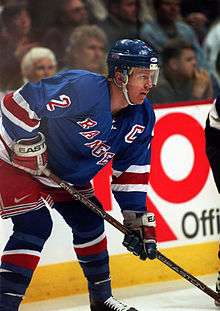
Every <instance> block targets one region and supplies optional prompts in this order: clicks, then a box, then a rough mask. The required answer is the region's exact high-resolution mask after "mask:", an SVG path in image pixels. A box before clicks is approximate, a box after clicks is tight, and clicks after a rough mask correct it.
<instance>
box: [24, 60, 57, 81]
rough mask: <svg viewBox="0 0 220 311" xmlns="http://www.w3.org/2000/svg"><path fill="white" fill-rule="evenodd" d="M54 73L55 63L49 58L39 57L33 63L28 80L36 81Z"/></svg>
mask: <svg viewBox="0 0 220 311" xmlns="http://www.w3.org/2000/svg"><path fill="white" fill-rule="evenodd" d="M55 73H56V65H54V64H53V62H52V61H51V60H50V59H49V58H46V57H45V58H41V59H39V60H37V61H35V62H34V63H33V67H32V71H31V73H30V76H29V77H28V79H29V81H31V82H37V81H40V80H41V79H43V78H48V77H50V76H52V75H54V74H55Z"/></svg>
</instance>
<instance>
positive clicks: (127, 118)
mask: <svg viewBox="0 0 220 311" xmlns="http://www.w3.org/2000/svg"><path fill="white" fill-rule="evenodd" d="M107 63H108V71H109V74H108V78H107V79H106V78H105V77H104V76H102V75H99V74H95V73H91V72H88V71H81V70H69V71H64V72H61V73H59V74H57V75H55V76H54V77H51V78H47V79H43V80H42V81H40V82H38V83H27V84H26V85H24V86H23V87H21V88H20V89H18V90H17V91H15V92H14V93H11V94H8V95H6V96H5V97H4V99H3V101H2V103H1V126H0V131H1V140H0V158H1V159H0V174H1V178H0V193H1V201H0V202H1V203H0V204H1V209H0V213H1V217H2V218H8V217H11V221H12V222H13V234H12V235H11V237H10V239H9V241H8V242H7V244H6V246H5V248H4V251H3V255H2V263H1V270H0V284H1V288H0V291H1V297H0V310H1V311H2V310H4V311H9V310H10V311H15V310H18V308H19V305H20V303H21V301H22V297H23V296H24V294H25V291H26V289H27V287H28V285H29V283H30V281H31V278H32V275H33V272H34V270H35V268H36V266H37V264H38V261H39V259H40V254H41V251H42V249H43V246H44V243H45V242H46V240H47V239H48V237H49V236H50V233H51V229H52V220H51V216H50V213H49V210H48V209H47V208H46V206H45V201H46V202H47V205H50V206H53V207H54V208H55V209H56V210H57V211H58V212H59V213H60V214H61V215H62V217H63V218H64V220H65V222H66V223H67V224H68V226H69V227H70V228H71V230H72V232H73V247H74V250H75V252H76V255H77V258H78V260H79V263H80V265H81V267H82V269H83V272H84V275H85V277H86V278H87V280H88V290H89V297H90V308H91V310H92V311H111V310H116V311H126V310H130V311H135V310H136V309H134V308H132V307H128V306H127V305H125V304H123V303H121V302H119V301H117V300H116V299H115V298H114V297H113V296H112V291H111V284H110V274H109V257H108V252H107V242H106V236H105V233H104V224H103V222H104V221H103V219H102V218H101V217H99V216H98V215H96V214H94V213H93V212H92V211H90V210H88V209H87V208H86V207H85V206H84V205H83V204H82V203H80V202H79V201H75V200H73V198H72V197H71V196H70V195H69V194H67V193H65V192H64V191H63V190H61V189H60V188H58V187H57V186H56V185H55V184H53V183H52V182H51V180H49V179H48V178H47V177H45V176H44V173H43V171H44V168H45V167H48V168H49V169H51V170H52V171H53V172H54V173H55V174H57V175H58V176H60V177H61V178H62V179H64V180H65V181H66V182H68V183H70V184H73V185H74V186H75V187H77V188H78V189H79V191H82V193H83V194H84V195H86V196H88V197H89V198H90V199H91V200H93V201H94V202H96V204H100V203H99V202H98V200H97V199H96V198H95V197H94V191H93V188H92V186H91V183H90V180H91V179H92V178H93V177H94V176H95V175H96V173H97V172H98V171H99V170H101V169H102V168H103V167H104V166H105V165H106V164H107V163H108V162H109V161H110V160H112V163H113V164H112V165H113V178H112V191H113V193H114V195H115V198H116V200H117V201H118V203H119V205H120V208H121V210H122V213H123V216H124V224H125V225H127V226H128V227H129V228H130V229H131V230H132V232H135V233H137V232H138V233H139V236H140V237H137V235H136V234H135V233H132V234H131V235H126V236H125V238H124V242H123V243H124V245H125V246H126V247H127V249H128V250H129V251H131V252H132V253H134V254H135V255H137V256H139V257H140V258H141V259H143V260H145V259H146V258H147V257H149V258H150V259H154V258H155V257H156V237H155V219H154V215H153V214H152V213H149V212H147V211H146V208H145V202H146V192H147V181H148V176H149V169H150V149H151V139H152V130H153V127H154V122H155V116H154V112H153V110H152V107H151V105H150V103H149V102H148V100H147V99H146V95H147V93H148V92H149V90H150V89H151V87H152V86H153V85H155V84H156V83H157V78H158V72H159V68H158V57H157V54H156V53H155V51H154V50H153V49H152V48H151V47H150V46H148V45H147V44H145V43H144V42H142V41H140V40H128V39H124V40H119V41H117V42H116V43H115V45H114V46H113V47H112V49H111V50H110V52H109V54H108V58H107Z"/></svg>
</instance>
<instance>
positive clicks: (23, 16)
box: [0, 4, 38, 59]
mask: <svg viewBox="0 0 220 311" xmlns="http://www.w3.org/2000/svg"><path fill="white" fill-rule="evenodd" d="M1 18H2V26H3V30H2V33H3V38H2V39H3V40H4V39H5V42H4V43H5V44H6V46H8V45H12V46H13V47H14V48H13V53H15V55H16V57H17V58H18V59H21V58H22V57H23V55H24V54H25V53H26V52H27V51H28V50H29V49H30V48H31V47H33V46H36V45H37V44H38V43H37V42H35V40H34V38H33V37H32V32H31V24H32V21H31V17H30V14H29V12H28V10H27V7H26V6H25V5H24V4H17V5H10V6H5V7H4V8H3V11H2V14H1ZM0 43H1V44H2V43H3V42H0Z"/></svg>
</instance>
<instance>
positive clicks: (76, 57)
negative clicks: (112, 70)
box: [66, 25, 107, 74]
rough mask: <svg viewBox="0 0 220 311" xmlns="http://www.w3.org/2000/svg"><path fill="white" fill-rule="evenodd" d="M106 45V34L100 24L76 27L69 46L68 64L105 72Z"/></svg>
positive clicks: (78, 67)
mask: <svg viewBox="0 0 220 311" xmlns="http://www.w3.org/2000/svg"><path fill="white" fill-rule="evenodd" d="M106 46H107V38H106V35H105V33H104V32H103V31H102V29H101V28H99V27H98V26H96V25H84V26H79V27H77V28H75V30H74V31H73V33H72V35H71V36H70V41H69V45H68V47H67V53H66V63H67V66H68V67H69V68H74V69H85V70H89V71H94V72H97V73H102V74H104V73H105V58H106Z"/></svg>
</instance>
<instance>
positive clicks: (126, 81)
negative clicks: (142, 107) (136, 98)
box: [113, 70, 135, 106]
mask: <svg viewBox="0 0 220 311" xmlns="http://www.w3.org/2000/svg"><path fill="white" fill-rule="evenodd" d="M123 76H124V82H123V83H122V86H121V85H119V84H118V83H117V82H116V81H115V79H113V81H114V83H115V85H117V87H118V88H120V89H122V93H123V95H124V97H125V99H126V102H127V103H128V105H131V106H134V105H135V104H133V103H132V102H131V101H130V98H129V95H128V89H127V84H128V72H127V70H124V72H123Z"/></svg>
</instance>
